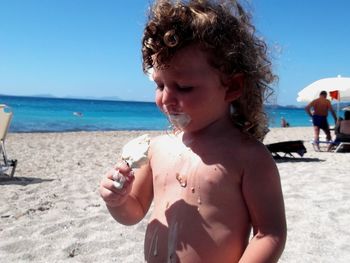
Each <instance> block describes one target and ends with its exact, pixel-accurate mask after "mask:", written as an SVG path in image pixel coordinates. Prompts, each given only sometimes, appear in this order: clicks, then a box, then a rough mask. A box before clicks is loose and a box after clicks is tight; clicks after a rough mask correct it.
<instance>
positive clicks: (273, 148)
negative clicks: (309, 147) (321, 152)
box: [265, 140, 306, 158]
mask: <svg viewBox="0 0 350 263" xmlns="http://www.w3.org/2000/svg"><path fill="white" fill-rule="evenodd" d="M265 146H266V147H267V149H268V150H269V151H270V152H271V154H272V156H273V157H277V158H282V156H280V155H279V154H278V153H284V156H283V157H286V156H287V155H289V156H290V157H294V155H293V153H297V154H298V155H300V156H301V157H303V155H304V154H305V153H306V148H305V146H304V143H303V141H301V140H296V141H285V142H277V143H271V144H266V145H265Z"/></svg>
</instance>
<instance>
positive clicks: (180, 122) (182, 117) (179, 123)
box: [167, 112, 191, 130]
mask: <svg viewBox="0 0 350 263" xmlns="http://www.w3.org/2000/svg"><path fill="white" fill-rule="evenodd" d="M167 117H168V120H169V121H170V122H171V124H172V125H174V126H175V127H176V128H177V129H180V130H183V129H184V128H185V127H187V125H188V124H189V123H190V122H191V117H190V116H189V115H188V114H186V113H184V112H171V113H170V112H169V113H167Z"/></svg>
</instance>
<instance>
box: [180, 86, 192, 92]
mask: <svg viewBox="0 0 350 263" xmlns="http://www.w3.org/2000/svg"><path fill="white" fill-rule="evenodd" d="M177 89H178V91H180V92H190V91H191V90H192V89H193V87H192V86H178V87H177Z"/></svg>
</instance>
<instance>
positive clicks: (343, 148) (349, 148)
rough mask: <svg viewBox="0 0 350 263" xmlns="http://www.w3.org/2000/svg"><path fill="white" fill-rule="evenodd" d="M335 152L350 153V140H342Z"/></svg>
mask: <svg viewBox="0 0 350 263" xmlns="http://www.w3.org/2000/svg"><path fill="white" fill-rule="evenodd" d="M334 152H336V153H345V152H346V153H350V142H341V143H340V144H339V145H338V146H337V148H335V150H334Z"/></svg>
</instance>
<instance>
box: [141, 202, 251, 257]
mask: <svg viewBox="0 0 350 263" xmlns="http://www.w3.org/2000/svg"><path fill="white" fill-rule="evenodd" d="M165 199H166V198H165ZM190 201H193V200H190ZM167 202H169V201H167ZM159 205H161V207H157V206H154V210H153V215H152V217H151V219H150V222H149V225H148V227H147V231H146V237H145V260H146V261H147V262H181V263H183V262H189V263H195V262H222V263H225V262H238V260H239V258H240V257H241V255H242V254H243V252H244V249H245V247H246V246H247V243H248V238H249V233H250V224H249V220H248V215H247V214H246V210H245V208H244V209H243V210H242V209H239V208H238V207H237V209H235V211H234V210H232V209H228V208H227V207H222V206H221V205H215V207H214V206H213V205H209V204H206V203H202V204H198V203H197V204H196V203H194V202H186V200H184V199H181V200H177V201H176V202H170V203H169V204H168V208H167V209H166V210H165V214H164V208H163V207H164V206H165V205H166V204H164V203H162V202H160V203H159ZM242 211H243V212H242ZM236 213H240V214H236Z"/></svg>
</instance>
